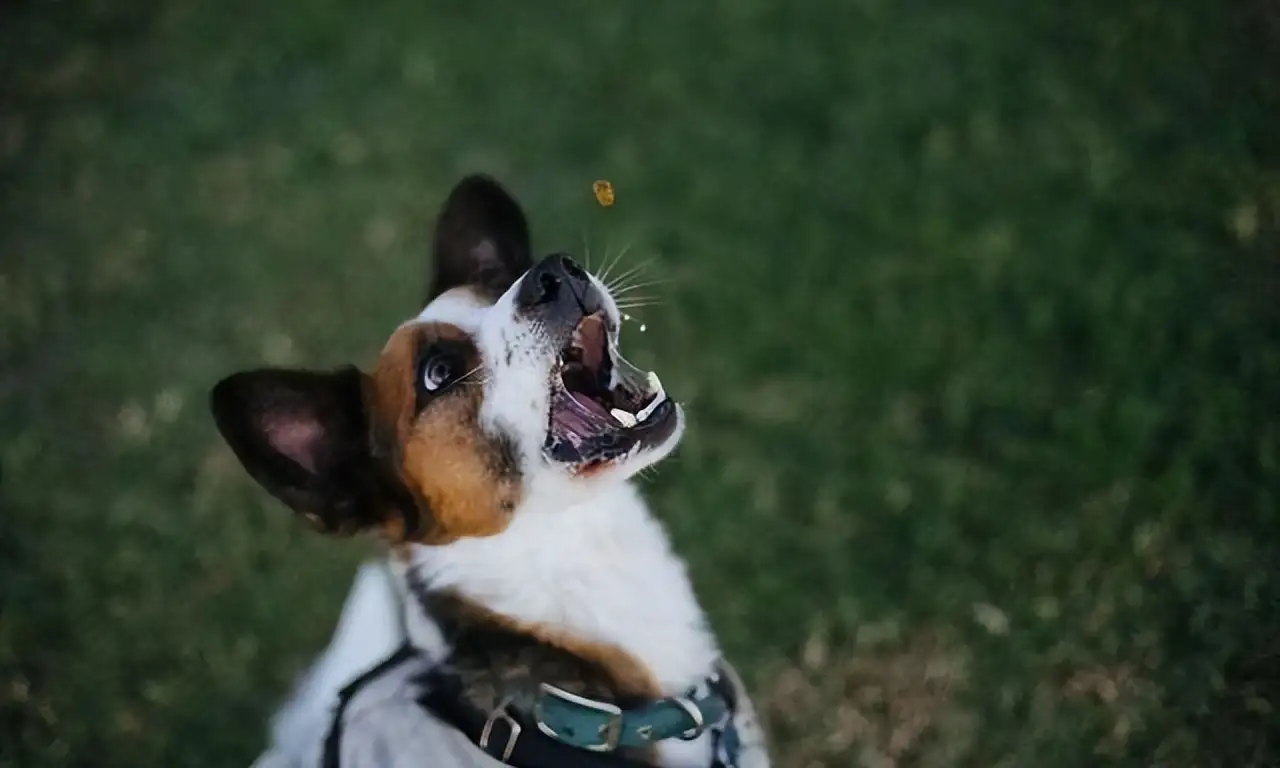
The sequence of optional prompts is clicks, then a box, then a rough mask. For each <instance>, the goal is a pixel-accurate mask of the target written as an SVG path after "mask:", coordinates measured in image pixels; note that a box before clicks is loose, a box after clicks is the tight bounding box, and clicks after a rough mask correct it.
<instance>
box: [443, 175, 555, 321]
mask: <svg viewBox="0 0 1280 768" xmlns="http://www.w3.org/2000/svg"><path fill="white" fill-rule="evenodd" d="M432 253H433V258H434V264H433V267H432V269H433V273H434V274H433V275H432V278H431V285H430V288H429V290H428V292H427V301H428V302H429V301H431V300H432V299H434V298H435V297H437V296H439V295H440V294H441V293H444V292H445V291H447V290H449V289H450V288H456V287H458V286H460V285H470V286H474V287H476V288H479V289H480V290H482V291H484V292H485V294H486V295H488V296H490V297H492V298H497V297H498V296H500V295H501V294H502V292H503V291H505V290H507V288H509V287H511V284H512V283H514V282H515V281H516V279H517V278H519V277H520V276H521V275H523V274H524V273H525V272H526V271H527V270H528V269H529V267H531V266H532V265H533V261H532V257H531V255H530V247H529V224H528V222H527V221H525V217H524V212H523V211H522V210H521V209H520V204H519V203H517V202H516V201H515V198H513V197H512V196H511V195H510V194H509V193H508V192H507V191H506V190H505V189H503V188H502V186H501V185H500V184H498V182H496V181H494V180H493V179H492V178H490V177H488V176H483V175H479V174H476V175H471V176H467V177H466V178H464V179H463V180H462V181H460V182H458V185H457V186H456V187H454V188H453V191H452V192H451V193H449V198H448V199H447V200H446V201H445V203H444V207H443V208H442V209H441V210H440V215H439V217H438V218H437V220H436V232H435V242H434V246H433V248H432Z"/></svg>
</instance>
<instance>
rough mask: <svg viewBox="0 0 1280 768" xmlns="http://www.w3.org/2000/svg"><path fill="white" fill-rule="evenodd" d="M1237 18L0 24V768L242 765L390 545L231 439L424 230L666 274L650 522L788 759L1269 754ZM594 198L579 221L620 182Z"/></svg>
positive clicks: (658, 327)
mask: <svg viewBox="0 0 1280 768" xmlns="http://www.w3.org/2000/svg"><path fill="white" fill-rule="evenodd" d="M1276 31H1277V28H1276V18H1275V11H1274V8H1272V7H1271V6H1270V5H1268V4H1266V3H1261V2H1258V3H1256V4H1250V3H1249V2H1244V3H1235V4H1219V3H1210V2H1201V3H1194V2H1176V3H1175V2H1164V3H1155V2H1145V1H1144V2H1134V3H1119V4H1107V3H1101V2H1083V3H1075V4H1071V7H1070V8H1067V7H1065V6H1064V7H1062V8H1059V7H1057V6H1055V5H1053V4H1044V3H1022V4H1008V3H997V2H992V1H991V0H973V2H970V3H967V4H965V5H964V6H958V5H953V6H945V5H940V4H934V5H927V4H902V3H887V2H882V1H881V0H859V1H858V2H845V3H834V2H833V3H811V4H799V5H797V4H791V5H779V4H774V3H765V2H761V1H760V0H732V2H723V3H687V4H685V3H661V4H645V5H644V6H641V5H639V4H635V3H592V4H588V3H578V4H571V3H539V4H536V5H535V4H529V3H519V2H507V3H490V4H484V6H483V8H480V7H479V6H476V7H468V8H467V9H461V7H460V6H459V7H454V6H453V5H447V4H443V3H423V2H409V1H408V0H401V1H389V2H383V3H378V4H374V5H371V6H359V7H357V6H356V5H354V4H350V3H338V2H333V0H304V1H299V2H290V3H249V2H245V1H244V0H221V2H218V3H197V2H194V1H193V0H172V1H171V2H167V3H158V2H150V1H147V0H140V1H139V2H135V3H112V2H106V0H100V1H99V2H72V1H71V0H65V1H64V2H59V3H53V2H49V1H48V0H23V1H19V2H10V3H7V4H5V5H4V6H3V8H0V89H2V91H0V93H3V98H4V102H3V106H2V107H0V360H3V361H4V362H3V365H2V366H0V434H2V435H3V440H2V441H0V483H2V485H0V494H2V495H0V500H2V502H3V514H2V515H0V729H3V730H2V731H0V766H6V767H10V766H14V767H16V766H42V767H43V766H48V767H49V768H53V767H54V766H79V765H94V766H98V767H99V768H109V767H110V766H136V765H180V766H190V767H191V768H199V767H200V766H225V765H231V764H247V762H248V761H249V760H250V759H251V758H252V757H253V756H254V755H255V754H256V751H257V750H258V749H259V748H260V747H261V746H262V741H263V738H264V723H265V718H266V716H267V714H268V713H269V712H270V710H271V708H272V707H273V706H274V704H275V703H276V701H277V699H278V697H279V696H280V695H281V694H282V693H283V691H284V690H285V689H286V687H287V686H288V684H289V683H290V681H291V679H292V676H293V675H294V674H296V672H297V671H298V670H300V669H301V668H302V665H303V664H305V663H306V662H307V661H308V660H309V658H310V656H311V654H313V653H314V652H315V651H316V650H317V649H318V648H319V647H320V645H321V644H322V643H323V642H324V640H325V639H326V637H327V634H328V632H329V631H330V630H331V629H332V626H333V621H334V619H335V617H336V612H337V609H338V605H339V602H340V600H341V598H342V596H343V594H344V590H345V589H346V587H347V586H348V584H349V580H350V578H351V576H352V573H353V568H354V565H355V564H356V563H357V562H358V561H359V560H360V559H362V558H364V557H366V556H368V554H369V553H370V552H371V551H372V550H371V548H370V547H369V546H367V545H365V544H362V543H360V542H346V543H334V542H330V541H325V540H322V539H320V538H319V537H315V536H314V535H313V534H310V533H309V532H308V531H305V530H304V529H303V528H302V526H300V525H298V524H297V523H295V522H294V521H293V520H291V519H290V517H289V516H288V515H287V514H286V513H285V512H284V511H283V510H282V509H281V508H280V507H279V506H278V505H276V504H274V503H272V502H270V501H268V500H267V499H266V498H265V497H264V494H262V493H260V492H259V491H258V490H257V489H255V488H254V487H252V486H251V484H250V483H249V482H248V480H247V479H246V478H245V476H244V475H243V473H242V472H241V471H240V470H239V469H238V467H237V466H236V465H235V464H234V462H233V460H232V459H231V458H230V456H229V454H228V452H227V451H226V450H225V449H224V447H223V446H222V445H221V444H220V443H219V441H218V439H217V437H216V435H215V432H214V430H213V428H212V425H211V422H210V419H209V417H208V415H207V412H206V409H205V396H206V393H207V390H208V388H209V386H210V385H211V383H212V382H213V381H215V380H216V379H217V378H218V377H220V376H222V375H224V374H226V373H229V372H231V371H233V370H236V369H239V368H243V367H249V366H253V365H258V364H261V363H264V362H271V363H288V364H298V365H311V366H324V365H331V364H337V363H340V362H345V361H348V360H354V361H357V362H368V361H369V359H370V358H371V356H372V355H373V353H374V352H375V351H376V349H377V348H378V346H379V345H380V344H381V342H382V340H383V338H384V337H385V335H386V334H387V333H388V332H389V330H390V329H391V328H392V327H394V325H395V324H396V323H398V322H399V321H400V320H401V319H403V318H404V317H406V316H407V315H409V314H410V313H412V312H413V311H415V310H416V302H417V301H418V299H419V298H420V292H421V290H422V289H423V285H424V281H425V276H426V261H425V259H426V252H427V243H428V224H429V220H430V216H431V215H432V213H433V211H434V210H435V208H436V207H437V206H438V204H439V203H440V201H441V199H442V197H443V195H444V194H445V193H446V192H447V190H448V188H449V186H450V185H451V184H452V183H453V181H455V180H456V178H457V177H458V176H460V175H461V174H462V173H464V172H468V171H472V170H487V171H491V172H494V173H497V174H499V175H500V176H502V177H503V178H504V179H506V180H507V181H508V182H509V184H510V185H511V186H512V187H513V188H514V189H515V190H516V191H517V192H518V194H519V195H520V196H521V198H522V199H523V200H524V201H525V203H526V205H527V207H528V208H529V209H530V211H531V215H532V221H533V222H534V227H535V240H536V246H537V247H538V249H539V250H540V251H544V252H545V251H550V250H553V249H566V250H571V251H574V252H578V251H581V246H582V243H583V240H584V238H585V239H586V240H587V242H588V243H589V244H590V246H591V248H592V250H593V251H594V253H595V254H596V256H597V257H598V256H599V255H600V254H601V253H603V252H604V251H605V250H609V251H610V252H612V253H617V252H618V251H619V250H620V249H622V248H623V247H625V246H629V247H630V254H631V255H629V256H628V257H627V258H628V261H629V263H632V264H636V263H640V262H641V261H643V260H644V259H650V258H651V259H653V263H652V265H651V266H650V267H649V268H648V270H647V274H649V275H653V276H663V277H670V278H671V282H670V283H668V284H666V285H664V286H662V287H661V288H660V290H659V293H660V295H661V299H662V301H661V303H660V304H658V305H657V306H654V307H650V308H648V309H646V310H645V312H644V313H643V315H644V320H645V322H646V324H647V326H648V330H647V332H646V333H645V334H643V335H641V334H636V333H634V331H633V332H632V334H631V335H632V338H631V340H630V344H631V345H632V349H635V350H638V351H637V352H636V353H635V357H636V358H638V360H637V362H640V363H643V362H645V361H649V362H653V361H655V360H660V361H661V363H660V367H661V370H662V371H663V372H664V380H665V381H666V383H667V385H668V387H669V389H670V390H672V391H673V392H676V393H682V394H683V395H685V397H686V398H689V399H691V400H692V417H693V424H692V429H691V432H690V434H689V437H688V439H687V441H686V443H685V444H684V446H683V447H682V449H681V452H680V453H679V454H678V457H677V458H676V459H674V460H673V461H671V462H670V463H668V464H667V465H666V466H665V468H663V469H662V471H661V472H660V473H659V474H658V476H657V477H656V478H655V479H653V480H652V481H648V482H647V488H646V490H647V493H648V494H649V496H650V497H651V498H652V500H653V501H654V503H655V505H656V506H657V508H658V509H659V510H660V511H661V513H662V515H663V517H664V519H665V520H666V521H667V523H668V525H669V527H670V529H671V531H672V534H673V536H674V537H675V539H676V540H677V544H678V546H679V547H680V549H681V550H682V551H683V552H685V553H687V555H688V557H689V560H690V563H691V568H692V572H693V575H694V578H695V581H696V584H697V587H698V589H699V591H700V593H701V594H702V595H703V597H704V602H705V603H706V605H707V606H708V608H709V610H710V612H711V614H712V616H713V620H714V623H715V625H716V627H717V629H718V631H719V633H720V635H721V637H722V638H723V640H724V642H725V644H726V646H727V648H728V650H729V651H730V652H731V655H732V657H733V658H734V660H735V661H736V662H737V663H738V664H739V666H740V667H742V668H743V669H744V670H745V671H746V672H747V673H748V676H749V677H751V679H752V680H754V681H755V688H756V691H757V693H756V697H757V698H758V699H759V701H760V704H761V706H762V708H763V709H764V713H765V715H766V717H767V718H768V721H769V724H770V727H771V729H772V730H773V732H774V734H775V736H776V739H777V742H778V743H777V748H778V756H779V760H778V762H779V764H780V765H782V766H788V767H792V766H794V767H795V768H807V767H808V766H819V765H828V766H849V765H853V764H857V765H866V766H888V765H905V764H915V765H973V766H988V765H1001V766H1023V765H1026V766H1076V765H1081V766H1083V765H1098V764H1125V765H1144V766H1148V765H1169V766H1188V765H1224V766H1226V765H1230V766H1243V765H1274V764H1277V763H1280V714H1277V707H1280V657H1278V656H1277V651H1276V645H1275V638H1276V637H1277V635H1278V633H1280V565H1277V564H1278V563H1280V507H1278V499H1277V492H1278V491H1277V489H1280V423H1278V421H1277V411H1278V410H1280V409H1278V408H1277V405H1278V404H1280V400H1278V398H1277V397H1276V386H1277V385H1276V382H1277V381H1280V345H1278V344H1277V342H1278V341H1280V314H1278V313H1277V310H1276V307H1277V306H1280V300H1278V299H1277V290H1278V289H1280V281H1278V280H1277V262H1276V258H1277V250H1276V244H1277V242H1280V240H1278V239H1277V224H1278V222H1280V141H1278V139H1280V136H1277V134H1276V131H1275V115H1276V114H1277V109H1278V108H1280V85H1278V83H1280V80H1277V79H1276V78H1275V77H1274V76H1273V74H1274V72H1275V71H1276V69H1277V63H1280V57H1277V55H1276V54H1277V47H1276V40H1277V36H1276ZM597 178H607V179H609V180H611V181H612V182H613V185H614V187H615V189H616V190H617V194H618V203H617V205H616V206H615V207H614V208H612V209H608V210H605V209H601V208H599V207H598V206H596V204H595V203H594V201H593V200H592V196H591V182H592V181H593V180H594V179H597Z"/></svg>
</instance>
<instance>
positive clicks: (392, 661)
mask: <svg viewBox="0 0 1280 768" xmlns="http://www.w3.org/2000/svg"><path fill="white" fill-rule="evenodd" d="M416 652H417V651H416V650H415V649H414V648H413V646H411V645H409V643H408V642H406V643H405V644H404V645H401V646H400V648H399V649H397V650H396V652H395V653H393V654H391V655H390V656H388V657H387V658H385V659H383V660H382V661H380V662H378V664H377V665H376V666H374V667H373V668H372V669H370V670H369V671H367V672H365V673H364V674H362V675H360V676H359V677H357V678H356V679H354V680H352V681H351V682H349V683H347V684H346V685H345V686H344V687H343V688H342V690H340V691H338V706H337V707H336V708H335V709H334V713H333V722H332V723H330V724H329V733H328V734H327V735H326V736H325V739H324V755H323V757H322V759H321V761H320V765H321V766H322V768H340V765H339V764H340V762H341V757H342V717H343V715H344V714H345V713H346V709H347V704H348V703H350V702H351V699H352V697H353V696H355V695H356V693H357V692H358V691H359V690H360V689H361V688H363V687H364V686H365V685H367V684H368V683H370V682H371V681H373V680H374V679H375V678H377V677H379V676H381V675H384V674H386V673H387V672H390V671H391V670H392V669H395V668H396V667H398V666H400V665H401V664H403V663H404V662H406V661H408V660H409V659H411V658H413V655H414V654H415V653H416Z"/></svg>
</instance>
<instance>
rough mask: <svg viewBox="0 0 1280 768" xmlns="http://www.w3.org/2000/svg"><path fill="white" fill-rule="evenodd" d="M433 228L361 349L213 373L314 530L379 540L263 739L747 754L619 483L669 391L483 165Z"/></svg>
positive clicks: (252, 470)
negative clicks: (421, 280)
mask: <svg viewBox="0 0 1280 768" xmlns="http://www.w3.org/2000/svg"><path fill="white" fill-rule="evenodd" d="M432 250H433V259H432V263H431V270H430V277H429V280H428V281H427V285H428V290H427V301H426V304H425V308H423V309H422V310H421V312H420V313H418V314H417V315H416V316H414V317H412V318H411V319H409V320H408V321H406V322H404V323H403V324H402V325H400V326H399V327H398V328H396V329H395V330H394V331H393V332H392V333H391V335H390V338H389V339H388V340H387V341H386V343H385V345H384V346H383V348H382V351H381V353H380V355H379V356H378V358H377V361H376V364H375V365H373V367H372V370H371V371H369V372H365V371H362V370H360V369H358V368H357V367H355V366H347V367H342V368H338V369H334V370H296V369H279V368H260V369H255V370H248V371H242V372H239V373H235V374H232V375H230V376H228V377H226V378H224V379H222V380H221V381H219V382H218V383H217V384H216V385H215V386H214V387H213V389H212V392H211V396H210V406H211V410H212V414H213V417H214V421H215V423H216V425H217V428H218V430H219V432H220V433H221V435H222V437H223V439H224V440H225V441H226V442H227V444H228V445H229V446H230V448H231V450H232V452H233V453H234V454H235V456H236V457H237V459H238V460H239V462H240V463H241V464H242V465H243V467H244V469H245V470H246V471H247V473H248V474H249V476H251V477H252V478H253V479H254V480H255V481H256V482H257V483H259V484H260V485H261V486H262V487H263V488H264V489H265V490H266V491H267V492H268V493H270V494H271V495H272V496H274V497H275V498H276V499H278V500H279V501H281V502H283V503H284V504H285V505H286V506H288V507H289V508H291V509H292V510H293V511H294V512H296V513H297V514H298V515H300V516H301V517H302V518H303V519H305V520H306V521H307V522H309V523H310V524H311V525H312V526H313V527H315V528H317V529H319V530H320V531H322V532H325V533H330V534H335V535H350V534H372V535H375V536H377V537H380V538H381V539H382V540H384V541H385V542H386V544H387V549H388V557H387V559H386V561H385V563H384V564H368V565H366V566H365V567H364V568H362V569H361V571H360V573H359V574H358V576H357V579H356V583H355V585H354V586H353V588H352V591H351V593H350V595H349V597H348V600H347V604H346V606H345V607H344V610H343V616H342V618H341V620H340V622H339V626H338V629H337V631H336V632H335V634H334V637H333V639H332V641H331V643H330V646H329V648H328V649H327V651H326V652H325V653H324V654H323V655H322V656H321V658H320V660H319V661H318V662H317V663H316V664H315V665H314V666H313V667H312V669H311V670H310V671H309V672H308V673H307V674H306V675H305V677H304V678H303V680H302V682H301V683H300V684H299V686H298V687H297V689H296V690H295V692H294V694H293V696H292V698H291V700H290V701H289V702H288V703H287V704H286V705H285V706H284V707H283V708H282V709H281V710H280V711H279V713H278V714H277V716H276V718H275V721H274V734H273V743H272V745H271V747H270V748H269V749H268V751H267V752H266V753H264V755H263V756H262V758H260V760H259V764H260V765H263V766H266V765H321V764H323V765H326V766H329V765H333V766H337V765H342V766H347V765H356V764H361V765H366V764H367V765H375V764H376V765H380V766H382V765H393V764H394V765H397V766H399V765H406V766H408V765H423V766H446V767H447V766H455V765H457V766H461V765H477V766H478V765H518V766H525V767H526V768H538V766H542V765H555V766H564V767H565V768H571V766H575V765H582V766H595V765H600V766H604V765H614V766H623V765H632V766H640V765H650V766H667V767H671V768H676V767H679V768H711V766H720V767H721V768H767V766H768V765H769V761H768V756H767V749H766V747H765V744H764V739H763V734H762V733H761V730H760V728H759V726H758V724H757V722H756V718H755V714H754V711H753V708H752V706H751V702H750V700H749V699H748V697H747V695H746V692H745V690H744V689H743V686H742V682H741V680H740V678H739V677H738V676H737V674H736V673H735V672H734V671H733V668H732V667H731V666H730V665H728V664H727V663H726V662H725V661H724V660H723V659H722V657H721V653H720V649H719V645H718V642H717V640H716V638H715V636H714V634H713V631H712V629H711V628H710V626H709V624H708V622H707V619H706V616H705V614H704V612H703V609H702V608H701V607H700V605H699V603H698V600H697V598H696V596H695V593H694V590H693V588H692V585H691V583H690V580H689V577H688V575H687V572H686V567H685V565H684V563H683V561H682V560H681V559H680V558H679V557H678V556H677V555H676V554H675V553H674V552H673V550H672V548H671V545H670V542H669V539H668V537H667V535H666V533H665V530H664V529H663V527H662V526H661V524H660V523H659V522H658V521H657V520H656V519H655V518H654V516H653V515H652V513H651V512H650V510H649V508H648V507H647V506H646V504H645V502H644V500H643V499H642V497H641V495H640V494H639V493H638V491H637V489H636V488H635V486H634V485H633V483H632V479H633V478H634V477H635V476H636V474H637V473H638V472H640V471H641V470H643V469H645V468H647V467H650V466H652V465H654V464H656V463H657V462H659V461H661V460H662V459H664V458H665V457H667V456H668V455H669V454H671V453H672V451H674V450H675V449H676V446H677V445H678V443H679V442H680V439H681V437H682V435H683V433H684V430H685V426H686V416H685V412H684V409H683V407H682V406H681V405H680V404H679V403H678V402H677V401H676V400H675V399H673V398H672V397H671V396H670V395H669V394H668V393H667V392H666V390H665V388H664V387H663V385H662V383H661V380H660V379H659V378H658V376H657V375H656V374H654V373H652V372H645V371H641V370H639V369H638V368H636V367H635V366H633V365H632V364H631V363H629V362H628V361H627V360H626V358H625V357H623V356H622V354H621V353H620V352H619V333H620V326H621V322H622V316H621V314H620V311H619V308H618V304H617V302H616V301H615V299H614V297H613V296H612V295H611V293H610V290H609V288H608V287H607V286H606V285H605V284H604V282H602V281H601V280H600V279H599V278H598V277H597V276H595V275H593V274H590V273H589V272H588V271H587V270H585V269H584V268H583V267H582V266H580V265H579V264H578V263H577V262H576V261H575V260H574V259H573V258H571V257H570V256H569V255H568V254H564V253H555V254H551V255H548V256H546V257H544V258H541V259H539V260H538V261H537V262H536V263H535V261H534V259H533V251H532V248H531V241H530V234H529V226H528V223H527V220H526V217H525V214H524V212H523V210H522V208H521V206H520V205H519V203H518V202H517V201H516V200H515V199H514V197H513V196H512V195H511V194H510V193H509V192H508V191H507V190H506V189H505V188H504V187H503V186H502V185H501V184H500V183H499V182H497V181H496V180H495V179H493V178H491V177H489V176H485V175H471V176H467V177H465V178H463V179H462V180H461V181H460V182H459V183H458V184H457V185H456V186H455V187H454V188H453V190H452V191H451V193H450V194H449V195H448V197H447V199H446V201H445V203H444V205H443V208H442V209H441V210H440V212H439V214H438V216H437V219H436V227H435V232H434V242H433V249H432ZM390 722H395V723H397V725H396V726H394V727H391V726H388V725H380V723H390ZM375 753H376V754H377V755H379V757H376V758H374V757H370V756H371V755H373V754H375Z"/></svg>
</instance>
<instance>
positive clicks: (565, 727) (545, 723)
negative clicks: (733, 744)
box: [533, 676, 730, 752]
mask: <svg viewBox="0 0 1280 768" xmlns="http://www.w3.org/2000/svg"><path fill="white" fill-rule="evenodd" d="M702 687H703V688H705V690H704V691H703V692H702V693H701V695H700V694H699V692H698V691H697V690H691V691H689V692H688V693H687V694H686V695H684V696H668V697H666V698H663V699H658V700H656V701H652V702H650V703H648V704H645V705H644V706H641V707H637V708H635V709H625V710H624V709H622V708H620V707H618V706H616V705H614V704H611V703H608V702H603V701H596V700H594V699H588V698H585V697H583V696H578V695H575V694H572V693H569V692H568V691H565V690H562V689H560V688H557V687H556V686H554V685H548V684H547V683H543V684H542V686H541V695H540V696H539V698H538V701H537V703H536V704H535V705H534V710H533V719H534V722H535V723H536V724H537V726H538V730H539V731H542V732H543V733H545V734H546V735H548V736H550V737H551V738H553V739H555V740H557V741H560V742H563V743H565V744H569V745H571V746H574V747H577V748H579V749H586V750H590V751H592V752H612V751H614V750H616V749H618V748H619V747H646V746H649V745H652V744H654V743H656V742H659V741H664V740H666V739H671V738H679V739H684V740H686V741H692V740H693V739H696V738H698V737H699V736H701V735H702V734H703V733H704V732H706V730H707V729H708V728H711V727H713V726H716V727H718V726H720V725H721V724H722V723H723V722H724V720H725V719H726V717H727V716H728V715H729V714H730V704H729V701H728V699H727V697H726V696H725V695H724V694H723V693H722V692H721V687H720V682H719V677H718V676H717V677H716V678H711V679H708V680H707V683H706V685H705V686H702Z"/></svg>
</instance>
